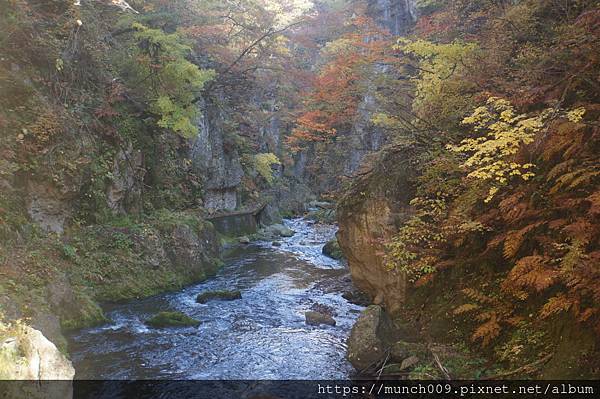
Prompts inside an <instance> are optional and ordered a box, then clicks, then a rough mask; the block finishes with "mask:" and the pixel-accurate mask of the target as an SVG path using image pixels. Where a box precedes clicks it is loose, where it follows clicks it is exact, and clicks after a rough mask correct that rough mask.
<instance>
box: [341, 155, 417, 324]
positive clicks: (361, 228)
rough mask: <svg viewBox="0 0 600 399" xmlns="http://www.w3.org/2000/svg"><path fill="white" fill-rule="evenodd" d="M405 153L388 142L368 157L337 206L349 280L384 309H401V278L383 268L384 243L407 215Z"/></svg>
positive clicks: (409, 172)
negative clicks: (387, 145) (388, 145)
mask: <svg viewBox="0 0 600 399" xmlns="http://www.w3.org/2000/svg"><path fill="white" fill-rule="evenodd" d="M409 152H410V149H404V148H401V147H393V146H392V147H386V148H384V149H383V150H382V151H381V152H380V153H377V154H372V155H371V156H369V157H368V158H367V159H366V160H365V162H364V164H363V167H362V169H361V170H360V171H359V172H358V175H359V176H360V177H359V178H358V179H357V180H356V181H355V182H354V184H353V185H352V187H351V188H350V189H349V190H348V191H347V192H346V193H345V195H344V197H343V198H342V200H341V201H340V203H339V205H338V210H337V215H338V223H339V231H338V241H339V243H340V246H341V248H342V250H343V252H344V254H345V255H346V257H347V259H348V265H349V267H350V272H351V274H352V281H353V282H354V284H355V285H356V286H357V287H358V288H359V289H361V290H362V291H364V292H365V293H367V294H369V295H370V296H371V298H372V300H373V302H374V303H375V304H382V305H383V306H384V307H385V308H386V309H387V310H388V311H389V312H390V313H397V312H398V311H399V310H400V309H401V306H402V303H403V302H404V300H405V291H406V280H405V277H404V276H403V275H402V274H401V273H399V272H396V271H390V270H389V269H388V268H387V267H386V264H385V259H384V243H385V242H386V241H387V240H388V239H389V238H390V237H391V235H392V234H394V233H395V232H396V231H397V226H398V225H400V224H401V223H402V222H403V221H404V220H406V218H407V217H408V216H409V215H410V213H411V207H410V205H409V202H410V200H411V199H412V195H413V192H414V188H413V182H412V178H413V177H414V172H413V168H411V161H410V158H409V156H408V154H409Z"/></svg>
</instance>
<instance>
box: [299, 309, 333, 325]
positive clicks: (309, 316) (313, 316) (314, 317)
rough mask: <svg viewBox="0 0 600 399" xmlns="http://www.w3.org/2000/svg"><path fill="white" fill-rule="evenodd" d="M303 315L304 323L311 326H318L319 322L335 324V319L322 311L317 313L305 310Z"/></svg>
mask: <svg viewBox="0 0 600 399" xmlns="http://www.w3.org/2000/svg"><path fill="white" fill-rule="evenodd" d="M304 316H305V317H306V324H309V325H311V326H318V325H321V324H326V325H328V326H335V319H334V318H333V317H331V316H329V315H327V314H324V313H319V312H315V311H312V310H311V311H308V312H306V313H305V314H304Z"/></svg>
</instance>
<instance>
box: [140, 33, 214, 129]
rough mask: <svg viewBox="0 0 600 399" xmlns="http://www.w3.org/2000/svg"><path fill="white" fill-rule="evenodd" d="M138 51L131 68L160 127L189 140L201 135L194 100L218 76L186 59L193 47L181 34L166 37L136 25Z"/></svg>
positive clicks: (171, 34) (166, 35) (163, 34)
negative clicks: (196, 121) (198, 134)
mask: <svg viewBox="0 0 600 399" xmlns="http://www.w3.org/2000/svg"><path fill="white" fill-rule="evenodd" d="M133 28H134V29H135V30H136V32H135V35H134V38H135V43H136V49H135V52H134V56H133V57H132V58H131V61H130V65H129V67H130V68H131V70H132V71H133V72H134V77H135V80H136V81H137V82H138V83H137V84H138V87H139V89H140V90H141V91H142V93H141V94H142V96H143V97H145V98H147V99H149V102H150V111H151V112H152V113H154V114H155V115H156V116H158V117H159V120H158V122H157V124H158V126H160V127H162V128H166V129H170V130H172V131H174V132H175V133H177V134H179V135H181V136H183V137H186V138H190V137H193V136H195V135H196V134H197V133H198V128H197V127H196V126H195V124H194V119H195V117H196V114H197V110H196V106H195V105H194V99H195V98H196V96H197V95H198V94H199V93H198V92H199V91H200V90H201V89H202V88H203V87H204V85H205V84H206V83H207V82H208V81H210V80H212V79H213V78H214V77H215V72H214V71H213V70H208V69H200V68H199V67H198V66H197V65H195V64H193V63H192V62H190V61H188V60H187V58H186V57H188V56H189V54H190V52H191V47H190V46H189V45H188V44H187V42H186V40H185V39H184V38H183V37H182V36H181V35H180V34H179V33H170V34H168V33H165V32H163V31H162V30H160V29H152V28H148V27H146V26H144V25H142V24H140V23H134V24H133Z"/></svg>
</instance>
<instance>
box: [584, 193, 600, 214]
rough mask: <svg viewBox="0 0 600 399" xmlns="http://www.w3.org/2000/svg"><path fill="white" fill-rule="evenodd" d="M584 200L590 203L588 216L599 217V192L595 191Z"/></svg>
mask: <svg viewBox="0 0 600 399" xmlns="http://www.w3.org/2000/svg"><path fill="white" fill-rule="evenodd" d="M586 200H587V201H588V202H589V203H590V208H589V209H588V214H589V215H590V216H600V191H596V192H595V193H593V194H592V195H590V196H589V197H587V198H586Z"/></svg>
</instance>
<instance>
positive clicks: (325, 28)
mask: <svg viewBox="0 0 600 399" xmlns="http://www.w3.org/2000/svg"><path fill="white" fill-rule="evenodd" d="M0 33H1V34H0V89H1V95H0V143H1V146H0V186H1V190H0V379H15V378H16V379H38V378H42V379H63V378H68V379H70V378H73V376H74V374H75V373H80V370H79V369H78V368H77V363H76V367H75V369H73V366H72V365H71V359H72V358H74V359H75V358H77V356H76V353H75V352H74V351H73V350H72V347H73V343H72V339H74V338H69V337H73V335H72V334H74V332H78V331H81V329H88V328H91V327H95V326H102V325H106V324H107V323H110V322H111V319H113V318H114V317H113V316H111V315H110V314H109V312H108V311H107V307H106V304H115V303H117V304H122V303H129V302H131V301H139V300H142V299H143V298H148V297H153V296H156V295H157V294H162V293H165V292H178V291H181V290H183V289H185V287H189V286H190V285H193V284H198V283H200V282H205V281H209V282H210V281H211V278H213V277H214V276H222V274H223V273H226V272H227V270H228V267H229V266H227V265H228V262H229V261H228V259H230V258H228V256H229V255H227V254H228V251H231V250H232V248H233V250H234V251H235V250H236V248H239V247H242V248H246V247H248V246H250V247H252V246H253V245H257V244H254V243H260V242H267V241H268V245H267V247H269V250H270V251H273V250H274V251H278V250H279V249H278V248H279V247H280V246H281V245H282V243H283V247H282V248H284V249H285V248H286V246H287V245H288V244H289V243H290V242H292V241H289V240H293V238H289V237H290V236H293V235H294V233H296V236H297V237H298V233H300V230H299V229H300V227H298V226H300V225H299V224H290V223H299V222H298V220H305V219H306V220H310V224H308V223H307V224H306V226H308V227H306V228H307V229H308V228H311V229H314V228H317V229H318V228H321V227H322V228H325V227H323V226H330V225H337V227H338V229H339V230H337V238H333V237H328V238H327V239H326V240H325V241H329V238H333V240H331V241H329V242H328V243H327V244H326V245H325V248H324V249H323V252H324V253H325V254H327V255H329V256H330V257H334V258H340V257H343V258H344V260H342V261H339V262H340V263H339V264H340V265H342V266H341V267H342V269H343V270H347V271H348V273H349V274H350V276H351V282H350V280H349V279H348V281H346V277H344V276H343V275H340V276H339V277H335V279H337V280H339V281H338V282H337V283H340V284H341V283H344V284H347V285H353V286H354V287H350V288H345V290H346V291H347V292H345V293H344V298H345V299H344V300H343V301H346V300H347V301H348V302H349V303H356V304H357V305H352V306H358V307H359V310H360V311H361V312H362V313H361V314H360V316H358V315H357V316H356V317H355V318H354V319H352V323H350V324H349V325H348V328H346V327H343V326H345V324H344V322H339V323H338V326H337V327H335V328H338V329H341V330H340V334H342V335H344V337H348V339H347V353H343V354H342V355H343V356H345V357H346V358H347V360H348V362H349V364H351V366H352V367H353V370H354V371H353V374H356V373H358V374H363V375H382V374H384V375H388V376H390V377H394V378H405V379H406V378H408V379H446V378H447V379H498V378H517V379H537V378H546V379H568V378H577V379H598V378H599V377H600V363H599V359H600V356H599V355H600V347H599V344H600V340H599V337H600V163H599V159H600V124H599V122H598V117H599V116H600V44H599V43H600V3H599V2H598V1H596V0H501V1H484V0H457V1H449V0H313V1H309V0H293V1H291V0H290V1H284V0H231V1H217V0H214V1H213V0H173V1H167V0H131V1H128V2H125V1H122V0H80V1H73V0H43V1H42V0H0ZM298 218H304V219H298ZM302 226H304V225H302ZM314 226H317V227H314ZM319 226H321V227H319ZM294 229H295V230H296V231H294ZM311 231H312V230H311ZM286 237H288V238H286ZM286 240H288V241H286ZM298 240H299V239H298ZM302 240H303V241H299V242H296V241H293V243H294V245H300V246H302V247H310V245H312V244H311V242H309V239H306V238H302ZM271 241H272V245H271ZM317 244H318V243H317ZM322 244H324V242H323V243H322ZM261 245H262V244H261ZM290 245H291V244H290ZM315 245H316V244H315ZM271 246H272V247H273V248H270V247H271ZM321 246H322V245H321ZM320 248H321V247H319V248H318V252H320ZM246 250H247V249H246ZM303 250H304V249H303ZM248 256H250V255H248ZM252 256H254V255H252ZM311 256H312V255H311ZM319 259H320V258H319ZM272 262H278V260H276V259H275V258H274V259H273V260H272ZM336 262H338V261H336ZM336 264H337V263H336ZM224 265H225V268H224ZM336 276H337V275H336ZM327 278H329V277H327ZM335 279H334V280H335ZM217 281H218V280H217ZM327 281H329V280H327ZM335 283H336V281H333V283H331V284H335ZM316 284H317V286H318V284H319V283H318V282H317V283H316ZM226 288H227V289H229V290H234V289H236V290H237V289H239V288H240V287H239V286H235V287H233V286H228V287H226ZM359 291H360V292H359ZM340 292H341V291H340ZM194 293H195V292H194ZM210 295H213V296H215V297H217V299H221V300H223V299H226V300H227V306H233V307H235V306H237V305H236V301H235V300H239V299H240V298H244V299H242V300H246V299H245V298H246V296H245V295H246V293H245V291H244V290H243V289H242V290H241V294H240V292H239V291H219V292H213V293H212V294H210ZM205 298H207V297H205ZM203 300H204V299H203ZM198 302H199V303H204V302H202V301H201V300H200V296H199V297H198ZM344 303H345V302H344ZM317 305H319V304H318V303H316V302H315V303H314V306H313V307H312V308H311V309H312V310H310V311H309V312H307V313H306V323H307V324H309V325H317V326H321V325H325V326H326V327H323V328H333V327H327V326H330V325H335V320H333V319H332V317H336V313H335V310H331V309H328V308H327V306H325V305H320V306H317ZM240 306H241V305H240ZM277 306H283V307H285V306H286V305H283V304H279V305H277ZM344 306H345V305H344ZM349 306H350V305H349ZM326 308H327V309H326ZM304 310H309V309H304V308H302V315H301V318H302V322H304V319H303V318H304ZM340 312H341V311H338V313H340ZM163 313H164V312H163ZM184 313H185V312H184ZM309 313H310V314H311V316H310V317H321V318H320V319H319V321H316V322H313V321H311V320H313V319H311V320H309ZM163 316H164V315H163ZM184 316H185V315H184ZM182 317H183V316H182ZM185 317H188V316H185ZM348 317H349V318H350V316H348ZM339 319H342V317H341V316H340V317H339ZM177 320H179V322H181V323H183V324H186V322H188V321H189V320H188V319H185V318H184V319H182V320H183V321H182V320H181V319H177ZM344 320H345V319H344ZM349 320H350V319H349ZM170 322H172V320H171V321H170ZM190 323H191V324H192V325H193V324H194V321H193V319H192V321H191V322H190ZM352 325H353V327H352ZM311 328H313V327H311ZM316 328H321V327H316ZM310 331H313V330H310ZM75 341H76V340H75ZM36 347H39V348H43V349H44V351H45V352H44V353H46V356H48V359H43V361H45V362H47V364H49V365H52V366H48V369H47V374H44V373H38V374H37V375H36V374H33V371H32V370H33V369H32V366H31V364H30V363H31V358H32V357H31V356H32V355H31V353H32V352H33V351H32V348H34V349H35V348H36ZM336 350H337V351H342V352H343V351H344V349H339V348H337V349H336ZM344 361H345V360H344ZM279 367H281V368H285V367H286V366H285V363H282V365H280V366H279ZM97 375H98V376H100V374H97ZM336 376H338V375H337V374H336ZM269 377H271V378H272V375H271V374H269V375H266V376H265V377H264V378H269ZM338 377H339V376H338ZM346 377H350V375H347V376H346Z"/></svg>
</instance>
